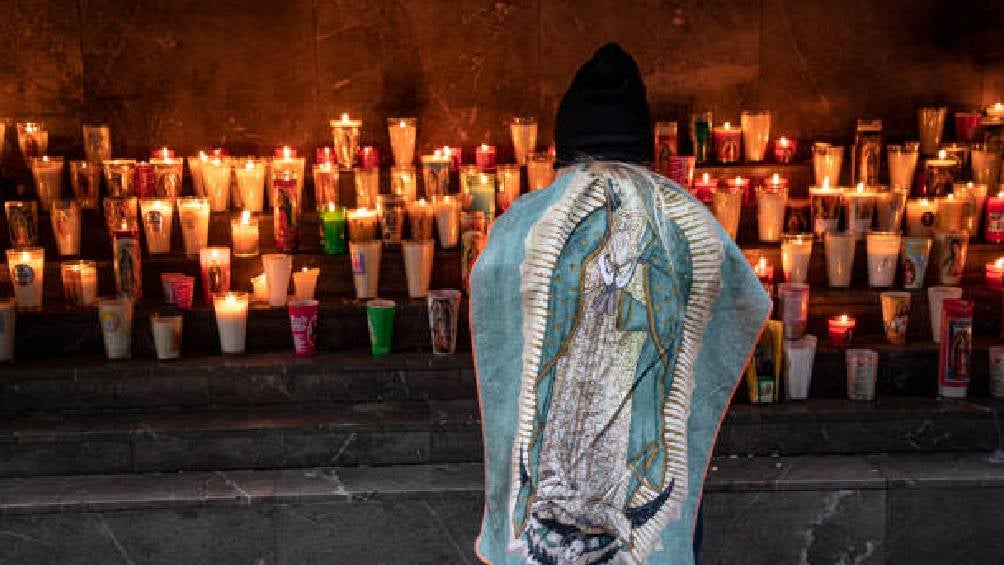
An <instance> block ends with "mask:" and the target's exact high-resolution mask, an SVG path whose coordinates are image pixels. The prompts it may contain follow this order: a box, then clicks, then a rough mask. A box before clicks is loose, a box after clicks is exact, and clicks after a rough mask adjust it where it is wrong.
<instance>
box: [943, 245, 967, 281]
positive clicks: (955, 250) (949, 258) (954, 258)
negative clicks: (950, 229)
mask: <svg viewBox="0 0 1004 565" xmlns="http://www.w3.org/2000/svg"><path fill="white" fill-rule="evenodd" d="M939 244H940V245H941V264H940V265H939V267H940V268H941V280H942V281H943V282H946V281H947V282H948V283H949V284H956V283H955V282H952V281H958V280H959V279H961V278H962V274H963V273H964V272H965V269H966V255H967V253H966V252H967V251H968V249H967V248H968V239H967V238H966V237H965V236H964V235H963V234H962V233H951V234H945V238H944V240H943V241H940V242H939Z"/></svg>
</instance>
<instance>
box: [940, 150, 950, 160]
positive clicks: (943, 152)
mask: <svg viewBox="0 0 1004 565" xmlns="http://www.w3.org/2000/svg"><path fill="white" fill-rule="evenodd" d="M946 157H948V151H945V150H944V149H939V150H938V159H944V158H946Z"/></svg>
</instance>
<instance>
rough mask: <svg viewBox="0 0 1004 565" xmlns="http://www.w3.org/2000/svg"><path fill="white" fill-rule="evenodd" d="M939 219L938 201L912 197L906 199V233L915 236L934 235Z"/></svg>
mask: <svg viewBox="0 0 1004 565" xmlns="http://www.w3.org/2000/svg"><path fill="white" fill-rule="evenodd" d="M937 219H938V201H937V200H931V199H929V198H911V199H909V200H907V201H906V233H907V234H909V235H911V236H913V237H922V236H931V235H934V227H935V222H937Z"/></svg>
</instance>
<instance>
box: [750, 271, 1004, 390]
mask: <svg viewBox="0 0 1004 565" xmlns="http://www.w3.org/2000/svg"><path fill="white" fill-rule="evenodd" d="M962 294H963V291H962V289H961V288H959V287H950V286H936V287H931V288H929V289H927V299H928V306H929V312H930V320H931V335H932V337H933V340H934V342H935V343H937V344H939V360H938V384H939V394H940V395H941V396H944V397H948V398H961V397H965V396H966V394H967V392H968V387H969V384H970V380H971V376H972V375H971V374H972V370H971V366H970V357H971V354H972V326H973V302H972V301H970V300H964V299H963V298H962ZM778 296H779V298H780V303H781V305H780V311H781V316H780V317H781V320H779V321H771V322H768V326H767V330H765V332H764V334H763V335H762V336H761V338H760V345H758V349H760V348H763V349H764V350H766V351H770V352H776V353H777V355H778V357H779V358H778V359H776V362H775V360H774V359H770V358H769V356H768V357H767V359H768V362H767V363H764V362H763V360H764V358H765V355H764V353H763V351H758V353H757V355H756V356H754V361H753V362H752V363H751V365H750V368H749V369H748V370H747V384H748V387H749V392H750V400H751V401H752V402H754V403H769V402H775V401H776V400H777V391H778V387H777V379H778V378H780V376H781V375H780V373H781V372H782V371H781V369H782V368H784V371H783V372H784V378H785V380H786V383H787V386H786V391H787V397H788V398H789V399H791V400H804V399H806V398H807V397H808V392H809V388H810V382H811V379H812V367H813V361H814V357H815V352H816V344H817V338H816V337H815V336H813V335H808V334H806V333H805V327H806V321H807V317H808V307H809V305H808V303H809V287H808V286H807V285H804V284H797V283H784V284H782V285H780V288H779V289H778ZM912 298H913V295H912V294H911V293H909V292H883V293H881V294H880V296H879V299H880V303H881V308H882V322H883V326H884V329H885V337H886V340H887V341H888V342H889V343H891V344H894V345H902V344H904V343H906V331H907V326H908V325H909V319H910V311H911V300H912ZM828 322H829V323H828V327H827V330H828V342H829V344H830V345H831V346H832V347H837V348H845V349H846V352H845V362H846V371H847V396H848V398H850V399H852V400H873V399H874V398H875V383H876V377H877V371H878V361H879V353H878V351H876V350H874V349H868V348H855V347H852V346H853V334H854V329H855V327H856V320H855V319H854V318H853V317H851V316H848V315H846V314H844V315H840V316H835V317H833V318H830V319H829V320H828ZM990 392H991V394H992V395H993V396H996V397H1004V346H993V347H991V348H990Z"/></svg>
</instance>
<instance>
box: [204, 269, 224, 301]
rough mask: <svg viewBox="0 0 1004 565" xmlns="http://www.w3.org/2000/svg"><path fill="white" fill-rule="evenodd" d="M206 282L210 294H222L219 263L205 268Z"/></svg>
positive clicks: (221, 274)
mask: <svg viewBox="0 0 1004 565" xmlns="http://www.w3.org/2000/svg"><path fill="white" fill-rule="evenodd" d="M206 282H207V283H208V284H207V286H208V287H209V289H208V290H209V293H210V294H219V293H220V292H223V267H222V266H221V265H220V264H219V263H213V264H212V265H209V266H208V267H206Z"/></svg>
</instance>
